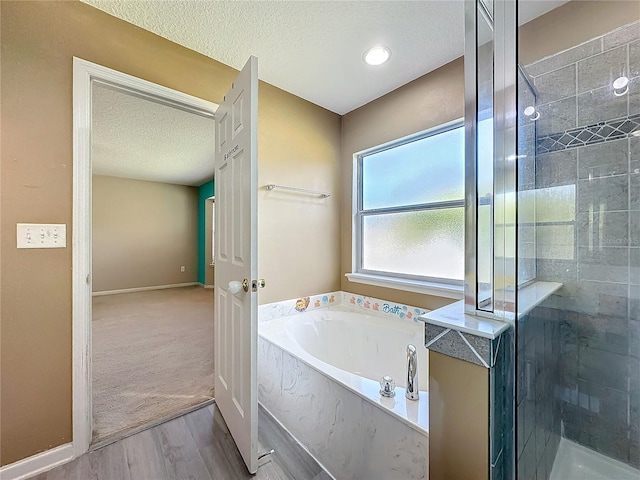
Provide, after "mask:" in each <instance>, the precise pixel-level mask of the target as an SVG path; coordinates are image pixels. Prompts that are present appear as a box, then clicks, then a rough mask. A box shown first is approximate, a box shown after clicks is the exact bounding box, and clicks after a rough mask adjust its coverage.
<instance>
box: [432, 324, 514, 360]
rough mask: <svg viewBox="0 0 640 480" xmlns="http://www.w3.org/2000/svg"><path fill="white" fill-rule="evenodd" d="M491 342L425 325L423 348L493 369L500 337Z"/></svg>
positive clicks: (467, 334) (448, 329)
mask: <svg viewBox="0 0 640 480" xmlns="http://www.w3.org/2000/svg"><path fill="white" fill-rule="evenodd" d="M503 335H504V334H502V335H500V336H499V337H498V338H495V339H493V340H491V339H489V338H485V337H479V336H477V335H472V334H470V333H466V332H459V331H457V330H453V329H451V328H446V327H441V326H439V325H432V324H430V323H425V325H424V346H425V347H426V348H428V349H429V350H433V351H434V352H438V353H442V354H444V355H448V356H450V357H454V358H457V359H459V360H464V361H465V362H469V363H474V364H476V365H479V366H481V367H484V368H493V367H494V366H495V365H496V362H497V361H498V354H499V352H500V346H501V343H502V337H503Z"/></svg>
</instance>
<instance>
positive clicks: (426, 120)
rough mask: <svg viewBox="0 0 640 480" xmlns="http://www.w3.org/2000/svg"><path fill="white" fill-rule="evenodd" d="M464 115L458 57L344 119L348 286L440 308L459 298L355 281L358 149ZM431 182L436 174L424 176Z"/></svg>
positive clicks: (343, 188) (344, 285)
mask: <svg viewBox="0 0 640 480" xmlns="http://www.w3.org/2000/svg"><path fill="white" fill-rule="evenodd" d="M463 116H464V64H463V61H462V58H458V59H456V60H454V61H453V62H451V63H448V64H446V65H444V66H442V67H440V68H439V69H437V70H434V71H433V72H431V73H428V74H426V75H424V76H422V77H420V78H418V79H416V80H414V81H412V82H410V83H408V84H406V85H404V86H403V87H400V88H398V89H397V90H394V91H393V92H391V93H388V94H387V95H385V96H383V97H381V98H378V99H377V100H374V101H372V102H370V103H368V104H366V105H364V106H363V107H360V108H358V109H357V110H354V111H352V112H350V113H348V114H346V115H345V116H344V117H343V118H342V155H341V165H340V169H341V170H340V171H341V194H342V207H341V217H340V220H341V229H340V230H341V236H342V242H341V247H342V252H341V263H340V265H341V268H340V275H341V285H342V290H345V291H347V292H352V293H357V294H360V295H368V296H372V297H376V298H383V299H387V300H391V301H395V302H399V303H406V304H408V305H415V306H418V307H422V308H428V309H435V308H439V307H441V306H444V305H447V304H449V303H451V302H452V301H454V300H451V299H449V298H443V297H436V296H431V295H423V294H418V293H412V292H406V291H401V290H394V289H389V288H383V287H374V286H369V285H364V284H360V283H354V282H350V281H349V280H348V279H347V278H346V277H345V276H344V275H345V274H346V273H349V272H351V255H352V223H351V222H352V185H353V154H354V153H356V152H359V151H361V150H365V149H367V148H371V147H375V146H376V145H381V144H383V143H385V142H389V141H391V140H395V139H398V138H402V137H405V136H407V135H411V134H413V133H417V132H421V131H423V130H427V129H428V128H431V127H435V126H437V125H441V124H443V123H445V122H449V121H452V120H456V119H459V118H462V117H463ZM424 181H425V182H428V181H430V179H426V178H425V179H424Z"/></svg>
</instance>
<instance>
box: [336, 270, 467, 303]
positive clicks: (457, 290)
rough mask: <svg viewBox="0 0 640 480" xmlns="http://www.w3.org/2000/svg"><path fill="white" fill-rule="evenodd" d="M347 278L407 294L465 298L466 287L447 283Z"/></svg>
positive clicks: (362, 276)
mask: <svg viewBox="0 0 640 480" xmlns="http://www.w3.org/2000/svg"><path fill="white" fill-rule="evenodd" d="M345 277H347V278H348V279H349V281H350V282H355V283H364V284H366V285H375V286H376V287H386V288H393V289H396V290H404V291H407V292H415V293H423V294H426V295H435V296H438V297H446V298H454V299H456V300H460V299H461V298H463V297H464V286H462V285H450V284H447V283H434V282H423V281H420V280H408V279H405V278H396V277H385V276H382V275H371V274H367V273H346V274H345Z"/></svg>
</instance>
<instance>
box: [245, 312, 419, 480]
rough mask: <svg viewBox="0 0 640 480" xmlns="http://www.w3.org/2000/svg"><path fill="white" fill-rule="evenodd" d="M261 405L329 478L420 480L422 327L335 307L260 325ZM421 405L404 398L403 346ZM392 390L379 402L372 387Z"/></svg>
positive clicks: (410, 322)
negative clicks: (414, 358) (384, 382)
mask: <svg viewBox="0 0 640 480" xmlns="http://www.w3.org/2000/svg"><path fill="white" fill-rule="evenodd" d="M258 333H259V337H260V338H259V341H258V350H259V353H258V392H259V400H260V403H261V404H262V405H263V406H264V407H265V408H266V409H267V410H268V411H269V412H271V414H272V415H273V416H274V417H275V418H276V419H277V420H278V421H279V422H280V423H281V424H282V425H283V426H284V427H285V428H287V429H288V430H289V431H290V432H291V433H292V434H293V436H294V437H296V438H297V439H298V441H299V442H300V443H302V444H303V445H304V446H305V447H306V448H307V449H308V450H309V451H310V452H311V454H312V455H313V456H314V457H315V458H316V459H317V460H318V461H319V462H320V463H321V464H322V465H323V466H324V467H325V468H326V469H327V470H328V471H329V472H330V473H331V474H332V475H334V476H335V477H336V478H337V479H347V478H353V479H356V478H362V479H371V480H374V479H380V480H393V479H402V480H405V479H422V478H427V477H428V461H427V458H428V417H429V415H428V393H427V391H426V390H427V385H428V357H427V350H426V349H425V348H424V327H423V324H422V323H416V322H413V321H411V320H407V319H399V318H393V317H391V316H385V315H378V314H373V313H371V314H369V313H368V312H366V313H365V312H363V311H362V309H356V308H350V307H347V306H343V305H338V306H331V307H328V308H319V309H316V310H311V311H307V312H304V313H296V314H294V315H289V316H285V317H281V318H276V319H272V320H268V321H264V322H260V324H259V327H258ZM408 344H413V345H415V346H416V348H417V350H418V386H419V388H420V399H419V400H418V401H412V400H408V399H406V398H405V389H404V386H405V378H406V347H407V345H408ZM384 375H390V376H392V377H393V379H394V380H395V382H396V385H397V387H396V395H395V397H393V398H386V397H381V396H380V393H379V390H380V384H379V380H380V378H381V377H382V376H384Z"/></svg>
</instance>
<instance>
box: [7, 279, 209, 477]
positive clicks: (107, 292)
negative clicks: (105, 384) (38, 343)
mask: <svg viewBox="0 0 640 480" xmlns="http://www.w3.org/2000/svg"><path fill="white" fill-rule="evenodd" d="M194 285H201V284H200V283H198V282H188V283H174V284H172V285H155V286H153V287H137V288H123V289H121V290H104V291H102V292H92V293H91V296H92V297H100V296H102V295H117V294H119V293H134V292H146V291H148V290H164V289H165V288H179V287H193V286H194ZM3 480H4V479H3Z"/></svg>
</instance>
